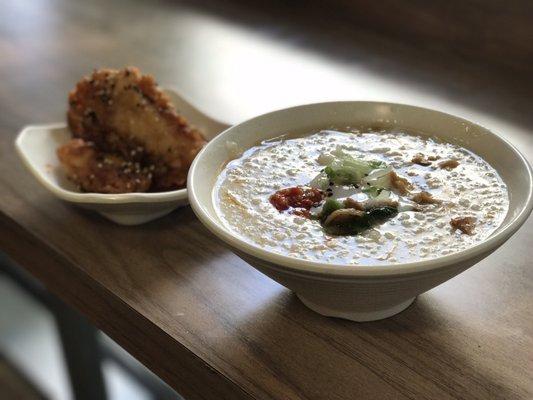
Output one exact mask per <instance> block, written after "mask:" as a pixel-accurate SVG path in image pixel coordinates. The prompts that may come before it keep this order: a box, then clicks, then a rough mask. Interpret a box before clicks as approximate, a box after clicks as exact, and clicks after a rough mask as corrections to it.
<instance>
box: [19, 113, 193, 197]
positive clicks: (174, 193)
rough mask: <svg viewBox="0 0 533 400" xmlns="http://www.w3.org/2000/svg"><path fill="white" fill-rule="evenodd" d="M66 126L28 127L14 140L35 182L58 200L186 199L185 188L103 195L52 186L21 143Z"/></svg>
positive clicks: (64, 124)
mask: <svg viewBox="0 0 533 400" xmlns="http://www.w3.org/2000/svg"><path fill="white" fill-rule="evenodd" d="M65 128H67V124H66V123H64V122H56V123H49V124H42V125H28V126H25V127H24V128H22V130H21V131H20V132H19V134H18V135H17V137H16V139H15V149H16V151H17V153H18V155H19V157H20V158H21V159H22V161H23V163H24V165H25V166H26V168H27V169H28V170H29V171H30V172H31V173H32V175H33V176H34V177H35V178H36V179H37V181H38V182H39V183H40V184H41V185H43V186H44V187H45V188H46V189H48V190H49V191H50V192H52V193H53V194H54V195H56V196H57V197H58V198H60V199H62V200H65V201H68V202H71V203H78V204H140V203H167V202H174V201H179V200H185V199H187V188H183V189H178V190H171V191H167V192H151V193H143V192H139V193H118V194H104V193H82V192H74V191H72V190H68V189H64V188H62V187H61V186H59V185H56V184H54V183H53V182H51V181H50V180H48V179H47V178H45V176H44V170H43V169H42V168H38V167H36V166H35V165H34V164H33V163H32V162H31V158H30V156H29V155H28V154H27V153H26V151H25V150H24V146H23V142H24V139H25V137H26V136H27V135H28V134H30V132H31V131H35V130H52V129H65Z"/></svg>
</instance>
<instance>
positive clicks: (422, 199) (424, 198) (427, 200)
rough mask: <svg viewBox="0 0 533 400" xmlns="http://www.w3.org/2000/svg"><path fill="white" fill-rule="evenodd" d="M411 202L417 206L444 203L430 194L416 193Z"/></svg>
mask: <svg viewBox="0 0 533 400" xmlns="http://www.w3.org/2000/svg"><path fill="white" fill-rule="evenodd" d="M411 200H412V201H414V202H415V203H417V204H440V203H442V200H440V199H436V198H434V197H433V195H432V194H431V193H428V192H420V193H416V194H415V195H414V196H413V197H411Z"/></svg>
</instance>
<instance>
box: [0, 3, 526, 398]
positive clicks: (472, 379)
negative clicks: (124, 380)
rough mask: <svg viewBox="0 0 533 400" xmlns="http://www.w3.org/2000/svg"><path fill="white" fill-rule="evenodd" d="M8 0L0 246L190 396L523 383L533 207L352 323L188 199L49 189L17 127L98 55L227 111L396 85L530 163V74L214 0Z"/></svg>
mask: <svg viewBox="0 0 533 400" xmlns="http://www.w3.org/2000/svg"><path fill="white" fill-rule="evenodd" d="M0 5H1V6H2V16H1V18H0V55H1V56H0V159H1V163H0V249H2V250H3V251H5V252H6V253H7V254H8V255H10V256H11V257H12V258H13V259H15V260H16V261H17V262H18V263H19V264H20V265H21V266H22V267H24V268H25V269H27V270H28V271H30V272H31V273H32V274H33V275H34V276H36V277H37V278H38V279H39V280H40V281H42V282H43V283H44V284H45V285H46V286H47V288H48V289H49V290H50V291H52V292H53V293H55V294H56V295H58V296H59V297H61V298H62V299H64V300H66V301H67V302H68V303H69V304H71V305H72V306H74V307H75V308H76V309H78V310H79V311H80V312H82V313H83V314H84V315H86V316H87V317H88V318H89V319H90V320H91V321H93V322H94V323H95V324H96V326H98V327H99V328H101V329H102V330H103V331H104V332H106V333H107V334H108V335H110V336H111V337H112V338H113V339H114V340H116V341H117V342H118V343H119V344H120V345H122V346H123V347H124V348H125V349H126V350H128V351H129V352H130V353H131V354H133V355H134V356H135V357H136V358H138V359H139V360H140V361H141V362H143V363H144V364H145V365H146V366H148V367H149V368H150V369H151V370H152V371H154V372H155V373H156V374H157V375H159V376H160V377H161V378H163V379H164V380H165V381H166V382H168V383H169V384H170V385H171V386H173V387H174V388H175V389H176V390H177V391H178V392H180V393H181V394H182V395H183V396H185V397H186V398H187V399H264V400H267V399H280V400H292V399H365V400H366V399H376V400H378V399H379V400H383V399H439V400H440V399H442V400H447V399H479V400H487V399H531V398H533V379H532V371H533V313H532V307H533V268H532V262H531V258H532V255H533V253H532V251H531V249H532V248H533V239H532V238H533V225H532V223H531V219H530V220H529V221H528V222H527V223H526V225H525V226H524V227H523V228H522V229H521V230H520V231H519V232H518V233H517V234H516V235H515V236H514V237H513V238H512V239H511V240H509V242H508V243H507V244H505V245H504V246H503V247H502V248H500V249H499V250H498V251H497V252H495V253H494V254H493V255H492V256H490V257H489V258H487V259H486V260H484V261H483V262H481V263H479V264H478V265H477V266H475V267H474V268H472V269H470V270H468V271H467V272H465V273H463V274H461V275H459V276H457V277H456V278H454V279H452V280H450V281H448V282H446V283H445V284H443V285H441V286H439V287H438V288H436V289H433V290H431V291H430V292H428V293H425V294H423V295H422V296H420V297H419V298H418V299H417V301H416V302H415V303H414V304H413V305H412V306H411V307H409V308H408V309H407V310H406V311H404V312H403V313H401V314H399V315H397V316H395V317H393V318H390V319H388V320H384V321H379V322H372V323H362V324H358V323H352V322H348V321H343V320H337V319H330V318H325V317H322V316H320V315H318V314H315V313H313V312H311V311H309V310H308V309H306V308H305V307H304V306H303V305H302V304H301V303H300V302H299V301H298V300H297V299H296V297H295V296H294V295H293V294H292V293H291V292H290V291H288V290H287V289H285V288H283V287H281V286H279V285H278V284H276V283H275V282H273V281H271V280H270V279H268V278H266V277H265V276H263V275H261V274H260V273H259V272H257V271H255V270H254V269H252V268H251V267H249V266H248V265H247V264H246V263H245V262H243V261H242V260H240V259H239V258H237V257H236V256H235V255H233V254H232V253H231V252H230V251H229V250H227V249H226V248H225V247H224V245H223V244H222V243H221V242H220V241H219V240H217V239H216V238H215V237H214V236H213V235H211V234H210V233H209V232H208V231H207V230H206V229H205V228H203V227H202V225H201V224H200V222H199V221H198V220H197V219H196V218H195V216H194V215H193V213H192V211H191V210H190V208H183V209H180V210H178V211H176V212H173V213H172V214H170V215H169V216H167V217H164V218H162V219H160V220H158V221H154V222H152V223H149V224H146V225H142V226H139V227H123V226H118V225H114V224H112V223H111V222H109V221H107V220H104V219H103V218H101V217H99V216H98V215H96V214H93V213H91V212H88V211H83V210H81V209H78V208H75V207H72V206H71V205H68V204H65V203H63V202H60V201H58V200H57V199H55V198H54V197H53V196H52V195H51V194H50V193H48V192H47V191H46V190H45V189H43V188H42V187H40V186H39V185H38V183H37V182H36V181H35V179H34V178H33V177H32V176H30V174H29V173H28V172H27V171H26V170H25V169H24V167H23V166H22V164H21V162H20V160H19V159H18V158H17V156H16V154H15V153H14V148H13V140H14V137H15V135H16V133H17V132H18V130H19V129H20V128H21V127H22V126H24V125H26V124H30V123H41V122H53V121H60V120H63V118H64V113H65V107H66V93H67V92H68V90H69V89H70V88H71V87H72V85H73V84H74V83H75V82H76V80H77V79H78V78H79V77H80V76H82V75H84V74H86V73H87V72H88V71H90V70H91V68H93V67H96V66H123V65H128V64H133V65H138V66H139V67H141V68H142V69H143V70H145V71H147V72H151V73H153V74H154V75H156V76H157V77H158V79H159V81H161V82H163V83H165V84H172V85H176V86H177V87H178V88H180V89H181V90H182V91H183V92H184V93H185V94H187V95H189V96H190V97H191V98H192V99H193V100H194V101H196V102H197V103H198V104H199V105H201V107H202V108H203V109H206V110H210V111H212V112H213V114H214V115H216V116H217V117H219V118H222V119H225V120H228V121H229V122H236V121H238V120H240V119H243V118H246V117H249V116H252V115H255V114H258V113H261V112H265V111H269V110H272V109H275V108H279V107H283V106H287V105H292V104H298V103H304V102H312V101H318V100H329V99H347V98H351V99H380V100H386V101H401V102H404V103H412V104H417V105H423V106H426V107H431V108H437V109H441V110H444V111H447V112H451V113H455V114H460V115H462V116H465V117H467V118H469V119H473V120H476V121H479V122H481V123H482V124H484V125H486V126H488V127H489V128H491V129H494V130H495V131H498V132H501V133H502V134H503V135H504V136H505V137H507V138H508V139H510V140H511V141H512V142H513V143H515V144H517V145H518V146H519V147H520V148H521V150H522V151H523V152H524V153H525V154H526V156H527V157H528V158H529V159H530V160H531V158H532V156H533V143H532V142H533V141H532V138H531V133H530V132H531V128H533V114H532V113H531V112H530V110H531V107H532V106H533V96H531V92H528V91H527V90H526V88H527V87H528V83H527V82H525V81H522V80H521V78H519V77H513V76H511V77H509V76H507V77H502V78H501V80H498V79H495V78H494V75H492V74H491V73H489V72H486V71H484V70H482V69H479V73H473V70H476V68H477V67H473V66H472V65H470V64H468V65H463V64H460V63H458V64H451V63H450V64H449V65H447V66H446V67H443V66H434V65H432V63H431V62H429V61H428V62H421V63H417V65H416V66H413V65H407V66H406V65H405V59H404V58H401V57H398V58H397V59H394V58H395V57H392V58H393V60H389V59H388V58H387V56H390V55H395V54H401V53H404V50H403V49H404V45H403V44H402V45H398V46H396V45H395V44H394V43H392V42H390V43H389V42H387V44H386V48H387V51H386V52H383V46H384V45H385V44H384V42H382V41H381V39H377V38H375V37H374V36H373V35H372V34H367V33H364V32H361V33H357V35H356V37H357V38H360V39H361V41H363V40H364V41H365V43H364V45H361V46H360V45H359V44H358V43H359V42H357V41H354V40H353V38H354V37H351V40H350V41H349V42H348V43H344V42H342V41H341V40H334V41H333V40H329V39H331V38H333V37H335V38H336V37H337V36H335V33H331V32H329V33H328V32H325V31H322V30H321V29H322V28H320V26H319V25H317V27H315V28H313V27H308V28H306V27H304V26H303V25H298V27H297V28H295V29H291V28H290V24H289V23H288V21H287V18H286V16H285V17H283V16H277V15H276V14H274V13H272V14H263V13H258V14H254V13H253V11H251V10H250V9H249V8H247V9H246V11H238V10H239V8H233V7H235V6H229V5H228V6H227V7H226V6H225V5H220V4H218V3H217V4H215V5H214V6H204V5H203V6H201V7H200V6H193V5H192V4H189V5H187V4H182V3H178V2H148V1H147V2H142V1H136V0H119V1H115V2H104V1H103V0H96V1H77V2H76V1H75V2H71V1H67V0H36V1H32V2H30V1H21V2H8V1H0ZM311 25H312V24H311ZM306 26H307V25H306ZM307 29H309V30H307ZM330 35H331V36H330ZM339 35H340V34H339ZM340 36H342V35H340ZM313 38H321V39H317V40H313ZM371 43H374V44H375V49H374V50H373V49H372V46H371V45H370V44H371ZM415 47H416V46H415ZM409 51H410V52H411V53H410V54H417V53H416V52H417V49H416V48H414V49H410V50H409ZM342 54H344V55H347V54H349V55H350V57H348V58H347V57H342ZM337 55H339V57H337ZM418 59H423V56H422V55H419V57H418ZM488 82H490V85H489V84H488ZM0 310H1V309H0ZM0 312H1V311H0Z"/></svg>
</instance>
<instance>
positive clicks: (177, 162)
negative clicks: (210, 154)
mask: <svg viewBox="0 0 533 400" xmlns="http://www.w3.org/2000/svg"><path fill="white" fill-rule="evenodd" d="M67 120H68V125H69V127H70V129H71V131H72V134H73V136H74V137H76V138H81V139H83V140H85V141H86V142H92V143H94V145H95V146H96V148H97V149H98V150H99V151H103V152H105V153H110V154H112V153H114V154H118V155H120V156H121V157H122V158H124V159H125V160H128V161H131V162H138V163H140V164H141V165H142V166H143V167H147V168H149V169H150V171H151V172H152V174H153V177H152V183H151V186H150V188H149V190H151V191H163V190H173V189H178V188H182V187H184V186H185V183H186V179H187V172H188V170H189V167H190V165H191V162H192V160H193V159H194V157H195V156H196V154H197V153H198V151H199V150H200V149H201V148H202V146H203V145H204V144H205V139H204V138H203V136H202V135H201V133H200V132H199V131H198V130H196V129H194V128H192V127H191V126H190V125H189V124H188V123H187V121H186V120H185V119H184V118H183V117H181V116H180V115H178V114H177V113H176V110H175V109H174V107H173V105H172V104H171V103H170V99H169V98H168V97H167V96H166V95H165V94H164V93H163V92H162V91H161V90H160V89H159V88H158V87H157V84H156V82H155V80H154V79H153V78H152V77H151V76H148V75H142V74H141V73H140V71H139V70H138V69H137V68H134V67H128V68H125V69H123V70H120V71H118V70H112V69H100V70H96V71H94V72H93V74H92V75H90V76H88V77H85V78H84V79H82V80H81V81H80V82H78V84H77V85H76V87H75V88H74V90H73V91H72V92H71V93H70V95H69V110H68V113H67ZM96 191H100V190H96Z"/></svg>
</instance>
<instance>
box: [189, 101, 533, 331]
mask: <svg viewBox="0 0 533 400" xmlns="http://www.w3.org/2000/svg"><path fill="white" fill-rule="evenodd" d="M359 126H365V127H369V126H374V127H376V126H377V127H379V126H394V127H398V128H403V129H406V130H407V131H411V132H416V133H419V134H422V135H427V136H436V137H438V138H440V139H442V140H444V141H447V142H451V143H456V144H459V145H461V146H463V147H466V148H468V149H470V150H472V151H473V152H475V153H476V154H478V155H480V156H481V157H483V158H484V159H485V160H486V161H488V162H489V163H490V164H491V165H492V166H493V167H494V168H495V169H496V170H497V171H498V173H499V174H500V176H501V177H502V178H503V180H504V181H505V183H506V184H507V186H508V189H509V195H510V205H509V212H508V213H507V216H506V217H505V219H504V221H503V223H502V225H501V226H500V227H499V228H498V229H497V230H496V231H495V232H494V233H493V234H492V235H491V236H490V237H489V238H488V239H487V240H485V241H484V242H482V243H480V244H478V245H475V246H473V247H471V248H469V249H467V250H464V251H460V252H457V253H454V254H450V255H447V256H443V257H438V258H434V259H430V260H424V261H417V262H410V263H395V264H389V265H380V266H358V265H334V264H328V263H325V262H313V261H305V260H302V259H298V258H295V257H290V256H285V255H281V254H277V253H273V252H270V251H268V250H266V249H263V248H261V247H259V246H257V245H255V244H252V243H250V242H248V241H247V240H245V239H243V238H242V237H240V236H238V235H236V234H234V233H233V232H232V231H231V230H230V229H228V228H227V227H226V226H225V225H224V224H223V222H222V221H221V219H220V218H219V217H218V215H217V212H216V209H215V207H214V204H213V202H214V201H215V200H214V196H213V195H212V191H213V187H214V184H215V182H216V178H217V176H218V175H219V173H220V171H221V170H222V167H223V166H224V165H225V163H226V162H227V161H228V152H227V150H226V146H225V143H226V142H228V141H230V142H235V143H236V144H237V145H238V146H239V148H242V149H248V148H250V147H252V146H255V145H257V144H258V143H259V142H261V141H263V140H267V139H271V138H275V137H278V136H280V135H283V134H286V133H288V132H290V133H293V134H297V133H302V134H303V133H309V132H313V131H318V130H321V129H339V130H343V129H346V127H354V128H357V127H359ZM187 187H188V189H189V199H190V202H191V206H192V208H193V210H194V212H195V213H196V215H197V216H198V218H199V219H200V221H201V222H202V223H203V224H204V225H205V226H206V227H207V228H208V229H209V230H211V231H212V232H213V233H214V234H215V235H217V236H218V237H219V238H220V239H222V240H223V241H224V242H225V243H226V244H227V245H228V246H229V247H230V248H231V249H232V250H233V251H234V252H235V253H236V254H237V255H239V256H240V257H241V258H242V259H244V260H245V261H247V262H248V263H249V264H250V265H251V266H253V267H254V268H256V269H258V270H259V271H261V272H263V273H264V274H265V275H267V276H269V277H270V278H272V279H274V280H275V281H277V282H279V283H280V284H282V285H283V286H285V287H287V288H289V289H291V290H293V291H294V292H296V294H297V295H298V297H299V298H300V299H301V300H302V302H303V303H304V304H305V305H307V306H308V307H309V308H311V309H312V310H314V311H316V312H318V313H320V314H323V315H327V316H334V317H341V318H346V319H350V320H354V321H371V320H377V319H382V318H387V317H390V316H392V315H394V314H396V313H398V312H400V311H402V310H404V309H405V308H406V307H408V306H409V305H410V304H411V303H412V302H413V300H414V299H415V297H416V296H418V295H419V294H421V293H424V292H425V291H427V290H429V289H431V288H433V287H435V286H437V285H439V284H441V283H443V282H445V281H447V280H448V279H450V278H452V277H453V276H455V275H457V274H459V273H461V272H463V271H464V270H466V269H467V268H469V267H471V266H472V265H474V264H476V263H477V262H479V261H480V260H482V259H483V258H485V257H487V256H488V255H489V254H491V253H492V252H493V251H494V250H496V249H497V248H498V247H499V246H501V245H502V244H503V243H504V242H505V241H506V240H507V239H509V237H511V235H512V234H513V233H514V232H516V230H517V229H518V228H519V227H520V226H521V225H522V224H523V223H524V222H525V221H526V219H527V217H528V216H529V214H530V213H531V210H532V208H533V194H532V193H533V185H532V170H531V167H530V165H529V164H528V162H527V161H526V159H525V158H524V156H523V155H522V154H520V152H519V151H518V150H517V149H516V148H515V147H514V146H512V145H511V144H510V143H509V142H507V141H506V140H504V139H503V138H501V137H499V136H497V135H496V134H494V133H492V132H490V131H489V130H488V129H486V128H483V127H482V126H479V125H477V124H475V123H472V122H469V121H467V120H464V119H462V118H458V117H455V116H452V115H449V114H445V113H442V112H438V111H433V110H428V109H424V108H420V107H413V106H408V105H402V104H391V103H379V102H349V101H345V102H332V103H320V104H309V105H304V106H298V107H293V108H288V109H284V110H279V111H274V112H272V113H268V114H265V115H261V116H259V117H255V118H252V119H250V120H248V121H245V122H243V123H240V124H238V125H235V126H233V127H231V128H229V129H228V130H226V131H225V132H223V133H222V134H220V135H219V136H217V137H216V138H215V139H214V140H212V141H211V142H209V143H208V144H207V146H205V147H204V148H203V149H202V151H201V152H200V153H199V154H198V155H197V157H196V159H195V160H194V162H193V164H192V166H191V169H190V170H189V177H188V183H187Z"/></svg>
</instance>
